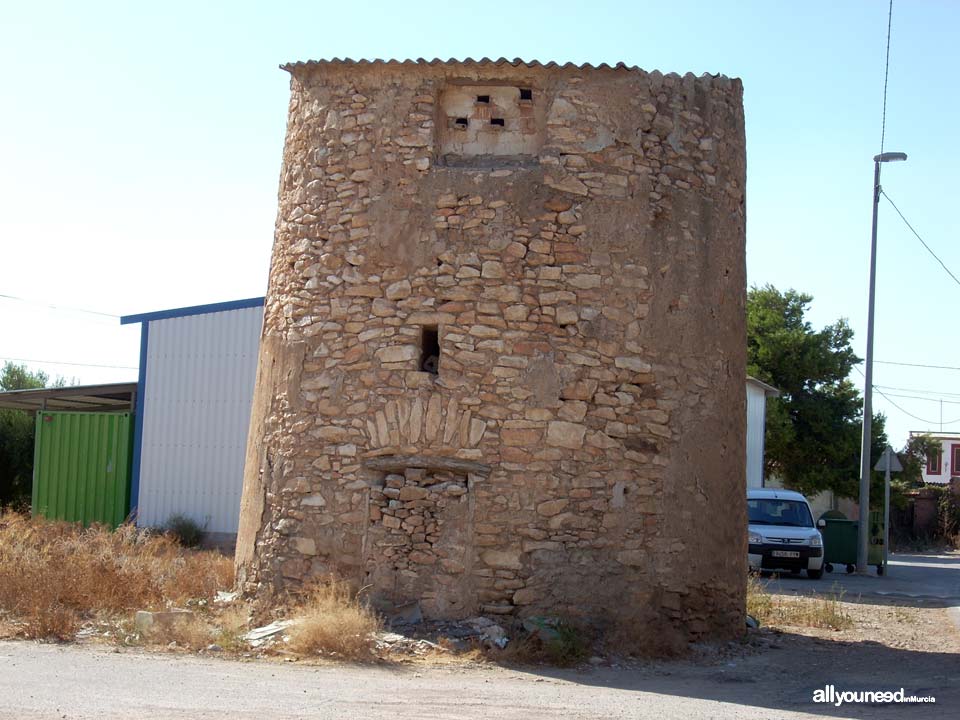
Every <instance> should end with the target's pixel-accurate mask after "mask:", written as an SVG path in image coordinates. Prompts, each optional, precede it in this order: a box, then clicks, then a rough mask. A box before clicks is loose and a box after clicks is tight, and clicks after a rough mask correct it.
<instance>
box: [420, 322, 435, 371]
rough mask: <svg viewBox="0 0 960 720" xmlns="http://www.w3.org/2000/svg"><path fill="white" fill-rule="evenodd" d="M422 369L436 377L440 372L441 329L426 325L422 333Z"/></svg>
mask: <svg viewBox="0 0 960 720" xmlns="http://www.w3.org/2000/svg"><path fill="white" fill-rule="evenodd" d="M420 369H421V370H422V371H423V372H428V373H432V374H433V375H436V374H438V373H439V372H440V329H439V328H438V327H437V326H436V325H424V327H423V329H422V330H421V331H420Z"/></svg>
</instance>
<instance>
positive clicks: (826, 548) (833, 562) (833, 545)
mask: <svg viewBox="0 0 960 720" xmlns="http://www.w3.org/2000/svg"><path fill="white" fill-rule="evenodd" d="M820 519H821V520H822V521H823V522H824V523H825V524H824V526H823V527H821V528H820V534H821V535H823V563H824V565H823V569H824V570H826V571H827V572H833V570H834V568H835V567H836V568H840V567H842V568H844V569H846V571H847V572H848V573H852V572H853V571H854V570H856V569H857V535H858V530H859V527H860V523H859V522H858V521H856V520H848V519H847V516H846V515H844V514H843V513H842V512H840V511H839V510H828V511H827V512H825V513H824V514H823V515H821V516H820ZM818 525H819V523H818ZM868 529H869V532H868V533H867V565H874V566H875V567H876V568H877V575H883V512H881V511H880V510H874V511H872V512H871V513H870V525H869V526H868Z"/></svg>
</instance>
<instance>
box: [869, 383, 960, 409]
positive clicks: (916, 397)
mask: <svg viewBox="0 0 960 720" xmlns="http://www.w3.org/2000/svg"><path fill="white" fill-rule="evenodd" d="M873 389H874V390H876V391H877V392H881V390H880V388H878V387H877V386H876V385H874V386H873ZM888 395H889V397H896V398H905V399H907V400H926V401H927V402H935V403H944V404H946V405H960V400H944V399H942V398H928V397H920V396H919V395H898V394H897V393H888Z"/></svg>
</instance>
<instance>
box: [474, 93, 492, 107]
mask: <svg viewBox="0 0 960 720" xmlns="http://www.w3.org/2000/svg"><path fill="white" fill-rule="evenodd" d="M477 102H478V103H482V104H483V105H489V104H490V96H489V95H477Z"/></svg>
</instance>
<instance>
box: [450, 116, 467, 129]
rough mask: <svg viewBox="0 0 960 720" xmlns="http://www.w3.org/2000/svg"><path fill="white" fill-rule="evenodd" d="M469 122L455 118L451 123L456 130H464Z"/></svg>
mask: <svg viewBox="0 0 960 720" xmlns="http://www.w3.org/2000/svg"><path fill="white" fill-rule="evenodd" d="M468 124H469V121H468V120H467V119H466V118H457V119H456V120H454V121H453V126H454V127H455V128H457V129H458V130H466V129H467V125H468Z"/></svg>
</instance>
